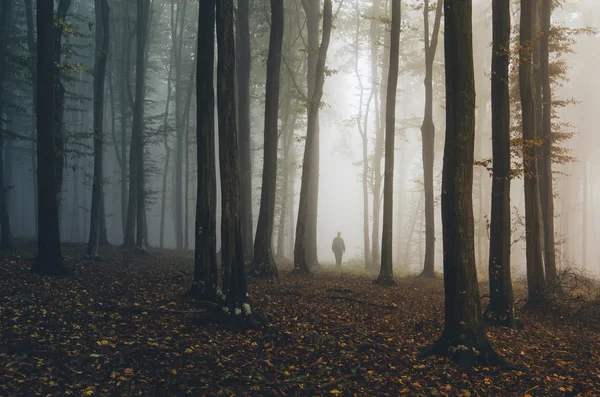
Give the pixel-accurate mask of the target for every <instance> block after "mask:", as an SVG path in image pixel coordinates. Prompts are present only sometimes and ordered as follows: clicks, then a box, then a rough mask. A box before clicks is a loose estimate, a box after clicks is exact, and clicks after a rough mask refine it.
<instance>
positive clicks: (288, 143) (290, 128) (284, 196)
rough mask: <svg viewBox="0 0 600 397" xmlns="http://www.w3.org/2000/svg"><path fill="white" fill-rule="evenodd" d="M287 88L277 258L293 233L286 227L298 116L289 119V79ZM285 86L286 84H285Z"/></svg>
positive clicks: (284, 110) (283, 251) (290, 101)
mask: <svg viewBox="0 0 600 397" xmlns="http://www.w3.org/2000/svg"><path fill="white" fill-rule="evenodd" d="M287 83H288V84H287V89H288V93H287V95H286V96H285V101H284V104H283V114H284V116H283V125H282V126H281V131H282V138H283V141H282V146H283V154H282V160H281V161H282V167H281V168H282V171H283V178H282V182H281V186H280V189H281V190H280V192H281V193H280V201H281V206H280V213H279V225H278V232H277V254H276V257H277V258H283V257H285V255H286V248H285V245H286V244H285V236H286V233H290V234H291V229H289V228H286V221H287V217H288V212H289V208H288V205H289V199H288V195H289V194H290V192H289V177H290V173H291V170H290V169H289V165H288V162H289V157H290V150H291V148H292V142H293V139H294V126H295V124H296V117H295V116H294V120H293V121H292V122H291V123H290V121H289V119H290V113H291V103H292V93H291V91H292V89H293V88H292V86H291V84H290V82H289V81H287ZM284 86H286V85H285V84H284Z"/></svg>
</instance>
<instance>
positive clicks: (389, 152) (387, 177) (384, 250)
mask: <svg viewBox="0 0 600 397" xmlns="http://www.w3.org/2000/svg"><path fill="white" fill-rule="evenodd" d="M400 6H401V0H392V30H391V32H390V66H389V68H388V81H387V97H386V109H385V168H384V169H385V174H384V180H383V230H382V233H381V269H380V272H379V277H378V278H377V281H376V283H377V284H379V285H396V282H395V281H394V272H393V264H392V260H393V259H392V257H393V250H392V244H393V240H392V237H393V229H394V227H393V216H394V205H393V199H394V138H395V135H396V90H397V88H398V62H399V58H400V19H401V8H400Z"/></svg>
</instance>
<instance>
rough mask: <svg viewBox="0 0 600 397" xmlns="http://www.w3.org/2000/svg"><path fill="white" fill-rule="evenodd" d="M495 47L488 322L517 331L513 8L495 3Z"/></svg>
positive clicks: (493, 61) (493, 51)
mask: <svg viewBox="0 0 600 397" xmlns="http://www.w3.org/2000/svg"><path fill="white" fill-rule="evenodd" d="M492 4H493V5H492V7H493V11H492V12H493V17H492V19H493V27H492V30H493V39H492V42H493V47H492V75H491V80H492V152H493V154H492V155H493V164H492V167H493V178H492V211H491V215H490V218H491V219H490V252H489V269H488V273H489V280H490V302H489V304H488V307H487V310H486V312H485V314H484V318H485V319H486V320H487V321H489V322H492V323H496V324H499V325H505V326H507V327H510V328H516V327H517V325H518V324H517V319H516V314H515V301H514V298H513V289H512V280H511V275H510V240H511V236H510V234H511V232H510V231H511V219H510V216H511V213H510V179H511V177H510V165H511V164H510V98H509V87H508V79H509V71H508V70H509V69H508V68H509V63H510V57H509V54H510V5H509V3H508V2H507V1H500V0H494V2H493V3H492Z"/></svg>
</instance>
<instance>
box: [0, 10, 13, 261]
mask: <svg viewBox="0 0 600 397" xmlns="http://www.w3.org/2000/svg"><path fill="white" fill-rule="evenodd" d="M12 15H13V14H12V0H7V1H4V2H3V3H2V4H0V226H1V228H2V241H1V243H0V248H2V249H11V248H12V234H11V231H10V218H9V216H8V204H7V199H6V196H7V195H6V193H7V187H6V186H5V180H4V158H3V151H4V140H5V136H4V124H5V120H3V119H2V114H3V113H2V101H3V99H4V83H5V79H6V64H7V61H8V60H7V55H8V51H7V48H8V35H9V29H10V24H11V18H12Z"/></svg>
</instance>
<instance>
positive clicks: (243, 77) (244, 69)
mask: <svg viewBox="0 0 600 397" xmlns="http://www.w3.org/2000/svg"><path fill="white" fill-rule="evenodd" d="M249 14H250V11H249V1H248V0H238V9H237V14H236V40H237V46H236V50H237V52H236V58H237V59H236V61H237V65H238V67H237V69H236V77H237V101H238V146H239V151H240V152H239V155H240V174H241V176H242V202H241V206H242V207H241V211H242V212H241V215H242V236H243V239H244V261H245V263H246V265H247V264H249V263H250V262H251V261H252V253H253V251H252V247H253V244H252V237H253V232H254V229H253V227H252V136H251V134H250V67H251V64H252V62H251V61H250V15H249ZM271 28H272V27H271Z"/></svg>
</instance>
